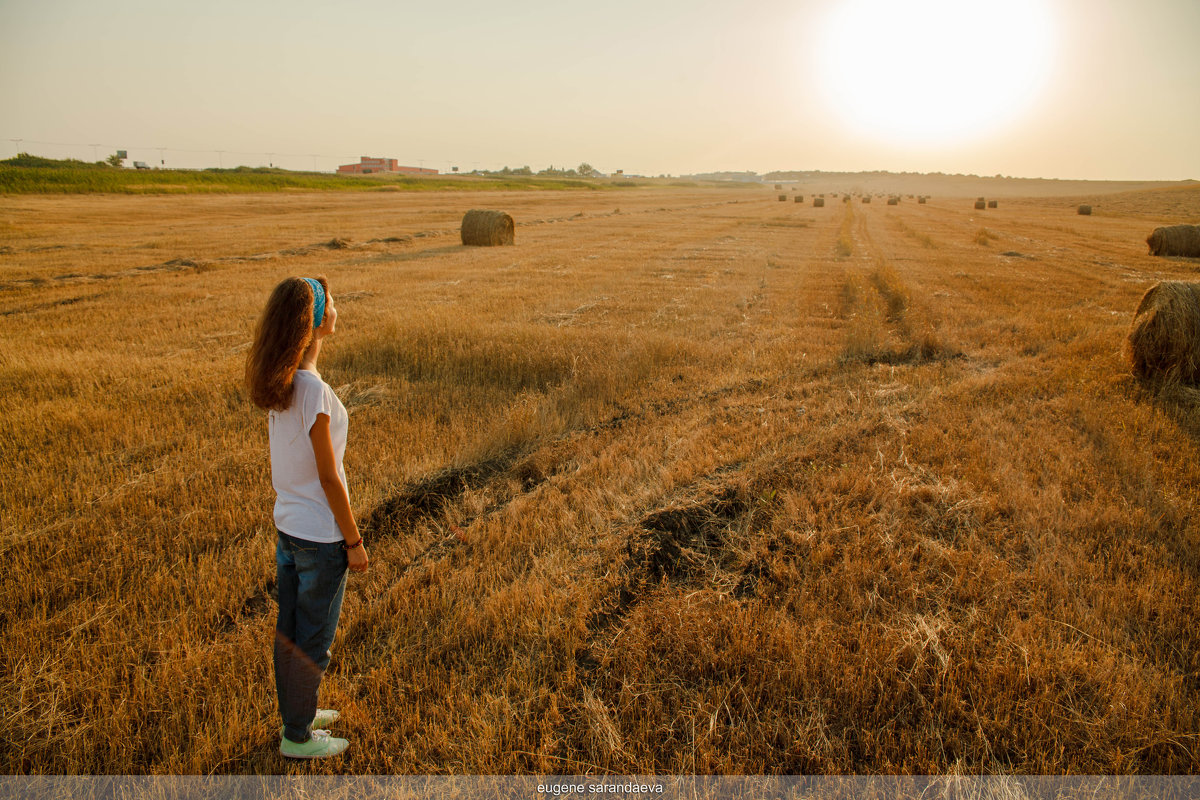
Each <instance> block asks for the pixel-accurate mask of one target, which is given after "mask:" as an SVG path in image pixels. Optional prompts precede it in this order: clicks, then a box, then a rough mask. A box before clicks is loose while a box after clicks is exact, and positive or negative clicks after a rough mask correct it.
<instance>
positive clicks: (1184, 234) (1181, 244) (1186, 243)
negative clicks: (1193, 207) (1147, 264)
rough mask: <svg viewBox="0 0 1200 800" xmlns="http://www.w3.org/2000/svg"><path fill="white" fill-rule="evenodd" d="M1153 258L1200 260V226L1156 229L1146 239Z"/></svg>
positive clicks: (1171, 226)
mask: <svg viewBox="0 0 1200 800" xmlns="http://www.w3.org/2000/svg"><path fill="white" fill-rule="evenodd" d="M1146 244H1148V245H1150V255H1152V256H1183V257H1185V258H1200V225H1170V226H1168V227H1165V228H1155V229H1154V232H1153V233H1151V234H1150V235H1149V236H1147V237H1146Z"/></svg>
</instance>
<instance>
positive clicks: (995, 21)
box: [817, 0, 1052, 144]
mask: <svg viewBox="0 0 1200 800" xmlns="http://www.w3.org/2000/svg"><path fill="white" fill-rule="evenodd" d="M1051 39H1052V25H1051V19H1050V15H1049V13H1048V11H1047V9H1046V7H1045V0H1003V2H987V3H985V2H977V1H976V0H846V2H842V3H838V4H837V6H836V8H835V9H834V10H833V11H832V12H831V13H830V16H829V17H828V19H827V20H826V25H825V27H824V29H823V30H822V35H821V45H820V47H819V48H817V55H818V58H819V59H820V62H819V69H820V72H821V75H822V88H823V90H824V92H825V93H826V95H827V98H828V101H829V102H830V103H831V104H832V105H833V107H834V108H836V109H837V111H838V113H839V114H841V115H842V116H843V117H844V118H845V119H846V121H847V122H848V123H849V124H850V125H851V126H852V127H853V128H854V129H855V130H856V131H858V132H860V133H863V134H866V135H868V136H872V137H877V138H881V139H885V140H888V141H894V142H898V143H924V144H948V143H954V142H960V141H963V140H965V139H969V138H972V137H974V136H978V135H981V134H983V133H985V132H987V131H988V130H989V129H991V128H993V127H995V126H1000V125H1004V124H1006V123H1008V122H1010V121H1012V120H1014V119H1015V118H1017V117H1019V116H1020V115H1021V113H1022V112H1024V111H1026V110H1028V109H1029V107H1030V106H1031V105H1032V103H1033V101H1034V100H1035V99H1036V95H1037V93H1038V90H1039V89H1040V88H1041V86H1042V85H1043V84H1044V83H1045V80H1046V78H1047V77H1048V72H1049V70H1050V67H1051V61H1052V52H1051V50H1052V47H1051V44H1052V43H1051Z"/></svg>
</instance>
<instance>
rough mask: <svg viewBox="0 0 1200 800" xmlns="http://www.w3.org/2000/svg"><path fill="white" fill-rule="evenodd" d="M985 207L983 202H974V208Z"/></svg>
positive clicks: (985, 204)
mask: <svg viewBox="0 0 1200 800" xmlns="http://www.w3.org/2000/svg"><path fill="white" fill-rule="evenodd" d="M986 206H987V203H985V202H983V201H982V200H976V201H975V208H984V207H986Z"/></svg>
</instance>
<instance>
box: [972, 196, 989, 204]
mask: <svg viewBox="0 0 1200 800" xmlns="http://www.w3.org/2000/svg"><path fill="white" fill-rule="evenodd" d="M975 199H976V200H978V201H979V202H981V203H982V202H983V201H984V200H987V198H986V197H976V198H975Z"/></svg>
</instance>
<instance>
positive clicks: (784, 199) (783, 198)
mask: <svg viewBox="0 0 1200 800" xmlns="http://www.w3.org/2000/svg"><path fill="white" fill-rule="evenodd" d="M779 202H781V203H786V202H787V195H786V194H781V195H779Z"/></svg>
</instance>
